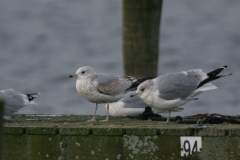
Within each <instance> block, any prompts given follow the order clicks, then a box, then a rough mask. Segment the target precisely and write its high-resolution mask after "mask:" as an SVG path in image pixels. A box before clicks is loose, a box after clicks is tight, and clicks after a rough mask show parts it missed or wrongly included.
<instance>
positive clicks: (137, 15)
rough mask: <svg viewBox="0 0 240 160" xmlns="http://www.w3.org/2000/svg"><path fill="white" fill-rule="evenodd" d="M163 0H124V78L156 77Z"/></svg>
mask: <svg viewBox="0 0 240 160" xmlns="http://www.w3.org/2000/svg"><path fill="white" fill-rule="evenodd" d="M161 10H162V0H123V59H124V72H125V75H131V76H135V77H144V76H156V75H157V72H158V55H159V32H160V31H159V30H160V19H161Z"/></svg>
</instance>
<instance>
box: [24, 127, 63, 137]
mask: <svg viewBox="0 0 240 160" xmlns="http://www.w3.org/2000/svg"><path fill="white" fill-rule="evenodd" d="M58 132H59V131H58V128H50V127H27V128H26V133H27V134H48V135H50V134H57V133H58Z"/></svg>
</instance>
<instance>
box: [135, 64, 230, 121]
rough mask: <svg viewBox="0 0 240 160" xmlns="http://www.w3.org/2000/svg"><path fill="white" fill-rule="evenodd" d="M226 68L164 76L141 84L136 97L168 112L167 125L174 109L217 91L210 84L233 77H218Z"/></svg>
mask: <svg viewBox="0 0 240 160" xmlns="http://www.w3.org/2000/svg"><path fill="white" fill-rule="evenodd" d="M225 68H227V66H223V67H221V68H218V69H216V70H214V71H211V72H209V73H205V72H203V71H202V70H201V69H194V70H189V71H182V72H178V73H169V74H164V75H161V76H159V77H157V78H154V79H152V80H146V81H144V82H143V83H141V84H140V85H139V86H138V88H137V91H136V95H138V96H139V97H140V98H141V99H142V100H143V101H144V102H146V103H147V104H148V105H149V106H150V107H153V108H156V109H160V110H167V111H168V112H169V114H168V118H167V121H166V122H165V123H168V122H169V118H170V114H171V110H172V109H174V108H176V107H178V106H181V105H184V104H186V103H187V102H189V101H191V100H195V99H196V98H195V97H196V96H197V95H199V94H200V93H202V92H204V91H208V90H213V89H217V87H216V86H215V85H213V84H211V83H209V82H211V81H214V80H216V79H219V78H222V77H225V76H228V75H232V73H229V74H224V75H218V74H219V73H220V72H222V70H224V69H225Z"/></svg>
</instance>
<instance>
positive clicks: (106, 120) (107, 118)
mask: <svg viewBox="0 0 240 160" xmlns="http://www.w3.org/2000/svg"><path fill="white" fill-rule="evenodd" d="M108 120H109V103H108V102H107V117H106V119H105V120H99V121H101V122H108Z"/></svg>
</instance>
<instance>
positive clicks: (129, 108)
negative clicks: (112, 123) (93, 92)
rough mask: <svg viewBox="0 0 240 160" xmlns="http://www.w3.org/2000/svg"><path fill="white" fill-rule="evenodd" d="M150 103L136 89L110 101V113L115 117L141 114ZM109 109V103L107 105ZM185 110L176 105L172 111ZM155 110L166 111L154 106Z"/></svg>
mask: <svg viewBox="0 0 240 160" xmlns="http://www.w3.org/2000/svg"><path fill="white" fill-rule="evenodd" d="M147 106H148V105H147V104H146V103H145V102H144V101H143V100H142V99H141V98H140V97H138V96H136V95H135V91H131V92H128V93H127V94H126V95H125V96H124V97H123V98H122V99H120V100H119V101H117V102H114V103H109V114H110V116H113V117H125V116H131V117H135V116H139V114H140V113H143V112H144V111H145V108H146V107H147ZM105 107H106V109H107V105H106V106H105ZM181 110H183V108H181V107H176V108H173V109H172V110H171V112H179V111H181ZM153 112H154V113H155V114H156V113H165V112H167V111H166V110H158V109H155V108H153Z"/></svg>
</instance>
